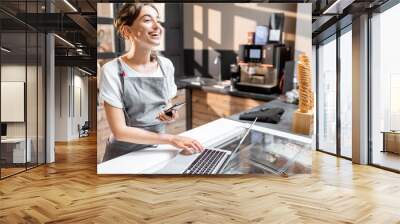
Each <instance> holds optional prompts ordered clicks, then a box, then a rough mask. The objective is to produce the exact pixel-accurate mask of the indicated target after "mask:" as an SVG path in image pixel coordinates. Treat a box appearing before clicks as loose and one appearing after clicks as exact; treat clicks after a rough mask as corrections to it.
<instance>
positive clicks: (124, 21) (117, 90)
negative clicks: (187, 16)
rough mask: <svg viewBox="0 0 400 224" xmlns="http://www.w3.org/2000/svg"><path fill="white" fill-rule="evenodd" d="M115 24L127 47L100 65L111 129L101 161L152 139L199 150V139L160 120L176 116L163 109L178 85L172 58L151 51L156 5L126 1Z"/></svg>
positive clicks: (157, 35) (156, 35)
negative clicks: (170, 130)
mask: <svg viewBox="0 0 400 224" xmlns="http://www.w3.org/2000/svg"><path fill="white" fill-rule="evenodd" d="M115 27H116V29H117V30H118V32H119V33H120V34H121V36H122V37H123V38H125V39H127V40H129V42H130V44H131V48H130V50H129V52H127V53H126V54H125V55H123V56H121V57H118V58H116V59H114V60H112V61H110V62H108V63H106V64H105V65H104V66H103V67H102V69H101V73H102V79H101V84H100V97H101V99H102V100H103V101H104V109H105V113H106V117H107V121H108V124H109V126H110V128H111V131H112V133H113V137H112V138H110V140H109V141H108V143H107V146H106V151H105V154H104V158H103V161H106V160H109V159H112V158H115V157H117V156H120V155H123V154H126V153H129V152H132V151H137V150H140V149H143V148H145V147H147V146H149V145H153V144H171V145H173V146H175V147H178V148H181V149H182V152H183V153H186V154H192V153H197V152H201V151H202V150H203V146H202V145H201V144H200V143H199V142H198V141H196V140H194V139H191V138H188V137H183V136H177V135H170V134H165V133H164V129H165V124H164V123H165V122H173V121H174V120H175V119H176V118H177V117H178V113H177V111H173V114H172V116H167V115H166V114H165V113H164V112H163V111H164V110H165V109H166V108H167V107H168V106H169V105H170V100H171V99H172V98H173V97H175V95H176V91H177V90H176V89H177V88H176V85H175V83H174V66H173V64H172V63H171V61H170V60H169V59H167V58H165V57H161V56H157V55H156V54H155V52H154V48H155V47H157V46H158V45H160V41H161V35H162V33H163V28H162V27H161V24H160V22H159V13H158V10H157V8H156V7H155V6H154V5H152V4H146V3H137V4H125V5H124V6H123V7H122V9H121V10H120V11H119V13H118V15H117V18H116V19H115Z"/></svg>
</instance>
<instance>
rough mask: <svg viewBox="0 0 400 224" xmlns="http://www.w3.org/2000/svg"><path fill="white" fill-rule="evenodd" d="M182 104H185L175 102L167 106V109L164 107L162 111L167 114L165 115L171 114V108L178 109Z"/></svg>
mask: <svg viewBox="0 0 400 224" xmlns="http://www.w3.org/2000/svg"><path fill="white" fill-rule="evenodd" d="M183 105H185V103H176V104H174V105H173V106H172V107H170V108H168V109H166V110H164V113H165V114H166V115H167V116H170V117H171V116H172V111H173V110H178V109H179V108H181V107H182V106H183Z"/></svg>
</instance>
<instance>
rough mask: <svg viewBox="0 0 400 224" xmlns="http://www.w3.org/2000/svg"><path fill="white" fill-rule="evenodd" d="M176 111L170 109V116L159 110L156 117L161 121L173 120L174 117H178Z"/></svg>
mask: <svg viewBox="0 0 400 224" xmlns="http://www.w3.org/2000/svg"><path fill="white" fill-rule="evenodd" d="M178 117H179V115H178V111H176V110H172V116H168V115H166V114H165V113H164V111H162V112H160V113H159V114H158V116H157V119H158V120H160V121H162V122H173V121H175V120H176V119H178Z"/></svg>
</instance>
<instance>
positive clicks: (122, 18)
mask: <svg viewBox="0 0 400 224" xmlns="http://www.w3.org/2000/svg"><path fill="white" fill-rule="evenodd" d="M144 6H150V7H152V8H153V9H154V10H156V11H157V13H158V14H159V12H158V10H157V8H156V7H155V6H154V5H153V4H151V3H126V4H124V5H123V6H122V8H121V9H120V10H119V12H118V14H117V17H116V18H115V20H114V26H115V28H116V30H117V32H118V33H119V35H120V36H121V37H122V38H124V39H126V36H125V34H124V31H123V27H124V26H132V24H133V23H134V22H135V20H136V19H137V18H138V16H139V14H140V11H141V10H142V8H143V7H144ZM156 57H157V54H156V52H154V51H152V54H151V59H152V60H153V59H155V58H156Z"/></svg>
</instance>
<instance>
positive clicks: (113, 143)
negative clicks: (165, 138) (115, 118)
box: [103, 58, 170, 162]
mask: <svg viewBox="0 0 400 224" xmlns="http://www.w3.org/2000/svg"><path fill="white" fill-rule="evenodd" d="M120 60H121V59H120V58H118V59H117V62H118V75H119V77H120V81H121V86H122V89H121V97H122V104H123V108H122V110H123V112H124V116H125V122H126V125H127V126H129V127H137V128H142V129H145V130H147V131H151V132H156V133H163V132H165V125H164V124H163V123H162V122H161V121H160V120H158V119H157V116H158V113H159V112H160V111H162V110H163V109H164V108H165V107H166V105H167V102H168V100H169V99H168V96H169V92H170V91H169V89H170V87H169V86H168V81H167V76H166V75H165V72H164V70H163V68H162V66H161V63H160V61H159V59H158V58H157V61H158V65H159V66H160V69H161V72H162V74H163V77H126V73H125V72H124V70H123V68H122V64H121V61H120ZM149 146H152V145H145V144H134V143H130V142H124V141H118V140H115V139H109V140H108V141H107V144H106V149H105V153H104V157H103V162H104V161H107V160H110V159H113V158H115V157H118V156H121V155H124V154H127V153H130V152H134V151H138V150H141V149H143V148H146V147H149Z"/></svg>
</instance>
